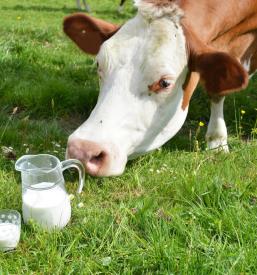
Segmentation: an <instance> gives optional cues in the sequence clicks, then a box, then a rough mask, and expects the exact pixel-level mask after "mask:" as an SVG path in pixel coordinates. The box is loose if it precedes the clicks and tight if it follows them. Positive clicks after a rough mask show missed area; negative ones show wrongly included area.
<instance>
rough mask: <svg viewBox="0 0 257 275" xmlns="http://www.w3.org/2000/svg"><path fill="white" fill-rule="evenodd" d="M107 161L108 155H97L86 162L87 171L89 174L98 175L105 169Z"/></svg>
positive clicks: (103, 153) (101, 153) (102, 153)
mask: <svg viewBox="0 0 257 275" xmlns="http://www.w3.org/2000/svg"><path fill="white" fill-rule="evenodd" d="M106 161H107V153H105V152H103V151H102V152H100V153H99V154H97V155H93V156H91V158H90V159H89V160H88V161H87V162H86V169H87V171H88V172H89V174H91V175H96V174H98V173H99V171H100V170H102V169H103V168H104V166H105V165H106Z"/></svg>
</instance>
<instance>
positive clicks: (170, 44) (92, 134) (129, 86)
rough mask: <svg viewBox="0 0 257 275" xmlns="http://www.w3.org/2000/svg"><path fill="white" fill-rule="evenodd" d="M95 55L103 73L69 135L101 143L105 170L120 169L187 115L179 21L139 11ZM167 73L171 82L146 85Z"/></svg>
mask: <svg viewBox="0 0 257 275" xmlns="http://www.w3.org/2000/svg"><path fill="white" fill-rule="evenodd" d="M97 61H98V63H99V74H100V77H101V79H102V80H101V89H100V94H99V98H98V102H97V105H96V107H95V109H94V110H93V112H92V113H91V115H90V117H89V119H88V120H87V121H86V122H85V123H84V124H83V125H82V126H80V127H79V128H78V129H77V130H76V131H75V132H74V133H73V134H72V135H71V136H70V139H73V138H80V139H84V140H89V141H93V142H96V143H100V144H101V145H104V146H105V148H106V150H107V151H108V152H109V153H110V154H112V158H111V159H112V164H111V165H110V168H109V169H110V171H108V172H109V173H108V174H119V173H122V172H123V170H124V167H125V165H126V160H127V157H129V158H132V157H134V156H136V155H138V154H142V153H145V152H147V151H150V150H153V149H155V148H158V147H160V146H161V145H163V144H164V143H165V142H167V141H168V140H169V139H170V138H171V137H173V136H174V135H175V134H176V133H177V132H178V131H179V129H180V128H181V127H182V125H183V123H184V121H185V119H186V115H187V111H188V110H187V109H186V110H184V111H183V110H182V101H183V89H182V86H183V83H184V82H185V78H186V74H187V54H186V41H185V36H184V33H183V30H182V27H181V26H180V25H179V24H177V23H176V22H173V20H171V19H170V18H168V17H167V16H165V17H162V18H158V19H156V20H150V21H148V20H146V19H145V18H144V17H143V16H142V15H141V14H138V15H137V16H136V17H135V18H134V19H132V20H130V21H129V22H128V23H126V24H125V25H124V26H123V27H122V28H121V29H120V30H119V31H118V32H117V33H116V34H115V35H114V36H113V37H112V38H111V39H109V40H108V41H106V42H105V43H104V44H103V45H102V47H101V50H100V52H99V54H98V56H97ZM167 75H168V76H170V77H171V78H172V79H173V80H172V81H173V83H172V85H171V88H168V89H166V90H165V91H163V92H161V93H158V94H155V93H153V92H150V91H149V88H148V87H149V85H151V84H153V83H154V82H156V81H157V83H158V81H159V80H160V79H161V78H162V77H163V76H167ZM114 151H115V152H116V153H115V154H114Z"/></svg>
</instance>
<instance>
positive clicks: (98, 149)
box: [64, 0, 257, 176]
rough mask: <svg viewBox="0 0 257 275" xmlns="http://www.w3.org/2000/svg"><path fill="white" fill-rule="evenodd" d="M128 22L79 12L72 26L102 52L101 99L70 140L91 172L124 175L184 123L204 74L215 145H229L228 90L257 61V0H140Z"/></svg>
mask: <svg viewBox="0 0 257 275" xmlns="http://www.w3.org/2000/svg"><path fill="white" fill-rule="evenodd" d="M135 2H136V3H135V5H136V6H137V7H138V13H137V15H136V16H135V17H134V18H133V19H131V20H130V21H128V22H127V23H126V24H124V25H123V26H122V27H119V26H116V25H114V24H111V23H108V22H105V21H102V20H100V19H96V18H92V17H89V16H87V15H84V14H74V15H71V16H69V17H67V18H66V19H65V20H64V31H65V33H66V34H67V35H68V36H69V37H70V38H71V39H72V40H73V41H74V42H75V43H76V44H77V45H78V46H79V47H80V48H81V49H82V50H83V51H84V52H86V53H89V54H93V55H96V60H97V63H98V66H99V68H98V73H99V76H100V82H101V85H100V86H101V87H100V94H99V98H98V102H97V105H96V107H95V109H94V110H93V112H92V113H91V115H90V117H89V118H88V120H87V121H86V122H85V123H84V124H83V125H81V126H80V127H79V128H78V129H77V130H76V131H75V132H74V133H73V134H72V135H71V136H70V137H69V140H68V146H67V157H71V158H77V159H79V160H81V161H82V162H83V163H84V165H85V167H86V169H87V171H88V173H89V174H92V175H97V176H109V175H118V174H121V173H122V172H123V171H124V168H125V165H126V162H127V159H128V158H133V157H135V156H137V155H140V154H143V153H146V152H148V151H151V150H154V149H156V148H158V147H160V146H161V145H163V144H164V143H165V142H167V141H168V140H169V139H170V138H172V137H173V136H174V135H175V134H176V133H177V132H178V131H179V129H180V128H181V127H182V125H183V123H184V121H185V119H186V116H187V112H188V106H189V102H190V98H191V96H192V94H193V92H194V90H195V88H196V86H197V84H198V82H199V81H201V83H202V84H203V85H204V87H205V89H206V91H207V93H208V95H209V96H210V100H211V117H210V122H209V124H208V130H207V134H206V140H207V144H208V148H210V149H214V148H223V149H224V150H225V151H227V150H228V146H227V129H226V124H225V121H224V117H223V103H224V96H226V95H228V94H230V93H232V92H235V91H240V90H241V89H243V88H245V87H246V86H247V84H248V74H252V73H253V72H254V71H255V69H256V68H257V0H226V1H224V0H138V1H135Z"/></svg>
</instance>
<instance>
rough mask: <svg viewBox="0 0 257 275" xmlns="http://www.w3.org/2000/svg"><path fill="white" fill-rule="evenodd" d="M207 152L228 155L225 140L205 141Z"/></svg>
mask: <svg viewBox="0 0 257 275" xmlns="http://www.w3.org/2000/svg"><path fill="white" fill-rule="evenodd" d="M207 150H213V151H222V152H225V153H229V148H228V143H227V140H224V139H223V140H221V139H217V140H211V141H207Z"/></svg>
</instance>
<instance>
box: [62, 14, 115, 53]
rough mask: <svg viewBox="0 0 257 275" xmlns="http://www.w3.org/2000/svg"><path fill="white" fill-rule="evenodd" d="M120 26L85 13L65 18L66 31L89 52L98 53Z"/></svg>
mask: <svg viewBox="0 0 257 275" xmlns="http://www.w3.org/2000/svg"><path fill="white" fill-rule="evenodd" d="M118 29H119V26H116V25H114V24H111V23H108V22H105V21H103V20H100V19H96V18H93V17H91V16H88V15H86V14H83V13H76V14H74V15H71V16H67V17H66V18H65V19H64V23H63V30H64V32H65V33H66V34H67V35H68V36H69V37H70V38H71V39H72V40H73V41H74V42H75V43H76V44H77V45H78V46H79V47H80V49H82V50H83V51H84V52H86V53H89V54H97V53H98V51H99V49H100V47H101V45H102V43H103V42H104V41H105V40H107V39H108V38H110V37H111V36H112V35H113V34H114V33H116V32H117V31H118Z"/></svg>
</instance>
